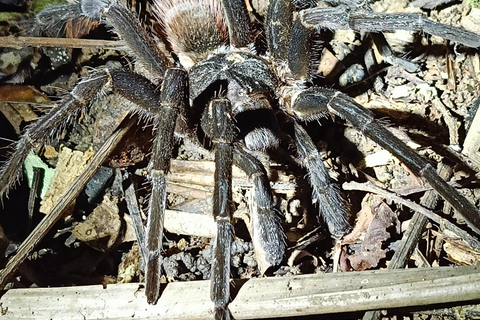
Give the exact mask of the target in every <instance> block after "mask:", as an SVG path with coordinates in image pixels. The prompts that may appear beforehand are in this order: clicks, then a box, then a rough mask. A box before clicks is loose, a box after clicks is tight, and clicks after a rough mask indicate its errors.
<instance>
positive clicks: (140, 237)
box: [125, 183, 147, 268]
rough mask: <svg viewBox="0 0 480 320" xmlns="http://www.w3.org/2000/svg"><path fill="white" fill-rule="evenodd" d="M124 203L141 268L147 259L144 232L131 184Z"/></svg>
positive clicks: (126, 191) (133, 188)
mask: <svg viewBox="0 0 480 320" xmlns="http://www.w3.org/2000/svg"><path fill="white" fill-rule="evenodd" d="M125 202H126V203H127V209H128V212H129V213H130V217H131V218H132V225H133V230H134V231H135V236H136V238H137V243H138V248H139V250H140V256H141V257H142V259H143V262H142V268H144V266H145V261H146V260H145V258H146V257H147V254H146V250H147V249H146V248H145V230H144V228H143V221H142V217H141V214H140V209H139V207H138V201H137V195H136V194H135V187H134V185H133V183H131V184H130V186H129V187H128V188H127V189H126V190H125Z"/></svg>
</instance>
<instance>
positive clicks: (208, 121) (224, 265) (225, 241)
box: [201, 99, 236, 320]
mask: <svg viewBox="0 0 480 320" xmlns="http://www.w3.org/2000/svg"><path fill="white" fill-rule="evenodd" d="M201 125H202V129H203V130H204V131H205V132H206V133H207V135H208V136H209V137H210V138H211V139H212V142H213V144H214V148H215V175H214V178H215V185H214V191H213V216H214V218H215V222H216V224H217V235H216V237H215V242H214V249H213V250H214V259H213V264H212V275H211V281H212V284H211V290H210V298H211V300H212V301H213V303H214V317H215V319H218V320H220V319H230V314H229V313H230V312H229V310H228V307H227V306H228V303H229V300H230V253H231V243H232V240H233V225H232V221H231V218H232V213H233V204H232V164H233V141H234V139H235V135H236V132H235V131H236V130H235V124H234V121H233V116H232V106H231V104H230V101H229V100H227V99H214V100H211V101H210V102H209V104H208V107H207V108H206V109H205V112H204V114H203V117H202V122H201Z"/></svg>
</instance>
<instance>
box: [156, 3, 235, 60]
mask: <svg viewBox="0 0 480 320" xmlns="http://www.w3.org/2000/svg"><path fill="white" fill-rule="evenodd" d="M154 11H155V14H156V15H157V17H158V19H159V21H160V22H161V24H162V25H163V29H164V33H165V35H166V37H167V39H168V41H169V42H170V44H171V46H172V50H173V51H174V52H175V53H176V54H177V56H178V57H179V59H180V62H181V64H182V65H183V66H184V67H186V68H189V67H191V66H192V65H193V64H195V63H196V62H198V61H200V60H202V59H204V58H206V57H207V55H208V54H209V53H210V52H214V51H216V50H217V49H219V48H220V47H221V46H222V44H224V43H225V42H226V39H227V30H226V27H225V24H224V23H223V17H222V10H221V7H220V5H219V1H212V0H156V1H155V3H154Z"/></svg>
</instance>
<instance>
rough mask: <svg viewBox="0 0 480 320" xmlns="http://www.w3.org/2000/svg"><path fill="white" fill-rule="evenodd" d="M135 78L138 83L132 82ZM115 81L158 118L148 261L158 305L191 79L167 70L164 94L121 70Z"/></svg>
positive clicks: (150, 297)
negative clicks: (179, 130)
mask: <svg viewBox="0 0 480 320" xmlns="http://www.w3.org/2000/svg"><path fill="white" fill-rule="evenodd" d="M132 78H133V79H134V80H135V81H133V82H132ZM112 79H113V80H114V86H113V87H114V91H115V92H116V93H119V94H121V95H122V96H124V97H125V98H127V99H129V100H130V101H132V102H134V103H135V104H136V105H137V106H139V107H141V108H142V111H146V112H147V113H148V115H149V116H153V117H154V123H155V130H156V135H155V140H154V142H153V148H152V158H151V160H150V163H149V179H150V183H151V185H152V192H151V196H150V202H149V207H148V218H147V225H146V231H147V232H146V237H145V243H144V245H145V250H144V251H145V252H146V257H144V261H145V286H146V288H145V295H146V296H147V301H148V302H149V303H153V304H155V303H156V302H157V300H158V298H159V297H160V277H161V270H162V260H163V259H162V240H163V221H164V216H165V209H166V207H165V203H166V198H167V185H166V179H165V177H166V175H167V174H168V172H169V169H170V158H171V157H172V150H173V142H174V132H175V124H176V121H177V117H178V115H179V114H181V113H182V111H183V110H185V109H186V108H187V107H188V75H187V72H186V71H185V70H184V69H181V68H170V69H167V71H166V73H165V77H164V80H163V83H162V86H161V89H160V92H158V89H157V88H156V86H155V85H153V84H152V83H151V82H149V81H148V80H146V79H145V78H143V77H142V76H140V75H138V74H135V73H131V72H127V71H123V70H118V71H116V72H115V73H113V74H112ZM142 111H140V112H142ZM140 245H142V244H140Z"/></svg>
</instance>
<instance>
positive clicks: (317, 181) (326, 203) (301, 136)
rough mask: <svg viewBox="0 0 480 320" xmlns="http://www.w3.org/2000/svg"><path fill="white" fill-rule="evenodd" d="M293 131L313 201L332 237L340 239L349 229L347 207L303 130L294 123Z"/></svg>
mask: <svg viewBox="0 0 480 320" xmlns="http://www.w3.org/2000/svg"><path fill="white" fill-rule="evenodd" d="M294 131H295V142H296V144H297V153H298V157H299V159H300V161H301V162H302V164H303V166H304V167H305V168H306V169H307V171H308V177H309V180H310V185H311V186H312V188H313V199H315V200H317V202H318V203H317V205H318V207H319V209H320V213H321V215H322V217H323V219H324V221H325V223H326V224H327V226H328V230H329V231H330V233H331V234H332V236H334V237H337V238H341V237H343V236H344V235H345V234H347V233H348V232H349V231H350V229H351V227H350V224H349V222H348V221H347V218H346V217H347V207H346V203H345V201H344V200H343V198H342V196H341V193H340V188H339V187H338V185H337V184H335V183H334V182H333V181H332V179H331V178H330V176H329V174H328V170H327V168H325V165H324V164H323V161H322V158H321V156H320V154H319V152H318V150H317V147H316V146H315V144H314V143H313V141H312V139H311V138H310V136H309V135H308V134H307V132H306V131H305V129H303V127H302V126H301V125H299V124H298V123H295V125H294Z"/></svg>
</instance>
